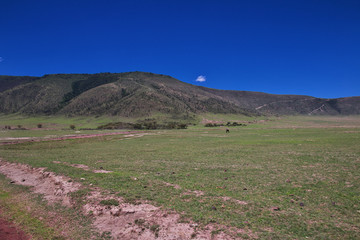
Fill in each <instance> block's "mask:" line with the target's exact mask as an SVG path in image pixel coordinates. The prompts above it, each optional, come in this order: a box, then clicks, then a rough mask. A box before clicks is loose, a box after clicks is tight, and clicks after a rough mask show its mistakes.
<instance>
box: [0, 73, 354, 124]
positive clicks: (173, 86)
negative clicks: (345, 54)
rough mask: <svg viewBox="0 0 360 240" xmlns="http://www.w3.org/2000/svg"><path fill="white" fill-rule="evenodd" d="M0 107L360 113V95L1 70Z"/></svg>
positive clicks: (140, 113) (134, 113)
mask: <svg viewBox="0 0 360 240" xmlns="http://www.w3.org/2000/svg"><path fill="white" fill-rule="evenodd" d="M0 85H1V88H0V112H1V113H4V114H9V113H21V114H29V115H37V114H48V115H51V114H63V115H71V116H76V115H117V116H124V117H145V116H151V115H153V114H156V113H163V114H171V115H179V114H180V115H184V114H185V115H186V114H199V113H208V112H209V113H225V114H226V113H233V114H244V115H259V114H270V115H272V114H281V115H289V114H311V115H317V114H329V115H337V114H347V115H349V114H360V97H349V98H341V99H321V98H315V97H310V96H300V95H274V94H267V93H260V92H248V91H227V90H217V89H210V88H205V87H200V86H195V85H191V84H188V83H184V82H181V81H179V80H177V79H174V78H172V77H170V76H166V75H159V74H153V73H145V72H129V73H98V74H52V75H45V76H43V77H14V76H0Z"/></svg>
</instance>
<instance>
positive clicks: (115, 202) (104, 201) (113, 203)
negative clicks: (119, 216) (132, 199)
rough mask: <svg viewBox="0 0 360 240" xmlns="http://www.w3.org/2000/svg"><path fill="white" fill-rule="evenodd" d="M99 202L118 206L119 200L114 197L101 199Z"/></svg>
mask: <svg viewBox="0 0 360 240" xmlns="http://www.w3.org/2000/svg"><path fill="white" fill-rule="evenodd" d="M100 204H101V205H106V206H119V201H118V200H116V199H109V200H102V201H100Z"/></svg>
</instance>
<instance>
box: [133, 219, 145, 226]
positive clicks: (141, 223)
mask: <svg viewBox="0 0 360 240" xmlns="http://www.w3.org/2000/svg"><path fill="white" fill-rule="evenodd" d="M134 223H135V224H136V225H139V226H141V225H143V224H144V223H145V220H144V219H142V218H139V219H135V221H134Z"/></svg>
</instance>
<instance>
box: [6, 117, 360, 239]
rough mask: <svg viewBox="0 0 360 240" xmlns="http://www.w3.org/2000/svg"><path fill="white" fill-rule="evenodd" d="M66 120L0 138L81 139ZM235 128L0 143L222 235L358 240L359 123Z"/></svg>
mask: <svg viewBox="0 0 360 240" xmlns="http://www.w3.org/2000/svg"><path fill="white" fill-rule="evenodd" d="M0 120H1V121H2V123H1V124H3V123H4V125H5V120H4V118H2V119H0ZM216 120H218V119H216ZM227 120H229V119H227ZM227 120H226V121H227ZM59 122H61V121H60V120H59ZM59 122H57V121H53V125H52V126H53V128H52V129H46V128H44V129H32V130H3V131H1V132H0V138H5V137H6V138H10V137H20V136H25V135H26V136H37V137H44V136H47V135H54V133H51V131H56V134H55V135H57V136H59V135H66V134H70V133H72V134H73V133H74V131H71V130H63V129H62V127H63V125H61V127H59V128H58V129H56V126H59ZM71 123H72V122H71ZM29 124H30V123H29ZM66 124H68V123H67V122H66V123H65V124H64V125H66ZM84 124H85V123H84ZM86 124H88V123H86ZM98 124H100V122H99V123H98ZM44 125H45V124H44ZM95 125H96V124H95ZM34 128H36V127H35V125H34ZM229 129H230V133H228V134H226V133H225V127H213V128H208V127H204V126H203V125H202V124H197V125H195V126H189V127H188V129H184V130H150V131H149V130H141V131H139V132H141V133H145V135H141V137H133V138H132V137H125V135H123V134H120V135H111V136H101V137H95V138H86V139H69V140H62V141H47V140H44V141H39V142H25V143H20V144H12V145H1V146H0V157H1V158H2V159H3V160H6V161H9V162H19V163H25V164H28V165H31V166H33V167H46V168H47V170H48V171H53V172H56V173H57V174H61V175H65V176H68V177H70V178H72V179H73V180H74V181H78V182H82V183H83V184H84V185H85V186H90V185H91V186H96V187H99V188H101V189H104V190H108V191H110V192H113V193H116V194H117V195H119V196H122V197H124V198H125V199H126V201H128V202H136V200H138V199H142V200H149V201H150V202H151V203H152V204H154V205H156V206H161V207H162V208H164V209H168V210H175V211H176V212H178V213H181V216H182V221H184V222H186V221H189V220H192V221H195V222H197V223H198V224H199V225H201V226H205V225H206V224H217V225H218V226H221V227H219V228H218V229H217V231H214V234H216V233H217V232H221V231H224V232H227V228H229V227H236V228H239V229H246V230H247V231H246V232H243V233H238V234H237V235H236V236H234V237H236V238H255V237H257V238H259V239H305V238H309V239H358V238H360V228H359V226H360V169H359V168H360V147H359V145H360V117H358V116H354V117H325V116H322V117H282V118H272V119H269V120H261V121H253V122H252V123H250V124H247V126H241V127H229ZM94 132H96V133H97V132H100V131H94ZM71 164H83V165H86V166H88V167H89V168H90V169H99V168H101V169H105V170H109V171H112V172H111V173H102V174H99V173H93V172H91V171H85V170H84V169H79V168H74V167H72V166H71ZM0 187H1V188H2V190H1V191H2V195H1V196H7V194H10V195H16V194H15V193H17V192H19V190H16V189H15V190H14V189H11V188H14V187H11V186H7V182H6V181H5V180H4V179H3V178H1V184H0ZM81 191H82V192H84V191H86V190H84V189H82V190H81ZM75 195H76V194H75ZM78 196H79V197H80V198H81V193H80V192H79V194H78ZM1 202H2V203H1ZM5 202H6V201H5V200H4V197H1V198H0V203H1V206H4V204H5ZM79 204H81V201H79ZM5 209H6V208H5ZM12 211H16V210H12ZM22 211H23V210H22ZM62 211H63V212H64V211H65V210H62ZM66 214H67V215H68V216H71V214H72V213H66ZM66 214H65V213H64V218H66V217H65V215H66ZM70 218H71V217H69V219H70ZM74 221H75V220H74ZM78 224H80V225H81V224H83V226H84V228H86V227H89V225H88V224H89V223H86V221H82V220H81V221H80V220H79V221H78ZM25 225H26V224H25ZM80 225H79V226H80ZM25 229H26V227H25ZM51 231H53V230H51ZM51 231H50V232H51ZM249 232H251V233H252V234H247V233H249ZM54 234H55V233H54ZM81 234H83V233H79V236H83V238H84V239H86V236H85V235H81ZM55 235H56V234H55ZM39 236H41V234H40V235H39ZM39 238H41V237H39Z"/></svg>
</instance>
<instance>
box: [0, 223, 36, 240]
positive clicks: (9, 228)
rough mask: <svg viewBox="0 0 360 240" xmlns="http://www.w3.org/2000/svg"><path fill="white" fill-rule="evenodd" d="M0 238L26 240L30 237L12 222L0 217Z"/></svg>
mask: <svg viewBox="0 0 360 240" xmlns="http://www.w3.org/2000/svg"><path fill="white" fill-rule="evenodd" d="M0 239H4V240H28V239H31V237H30V236H27V235H26V234H25V233H24V232H23V231H21V230H19V229H18V228H17V227H16V226H15V225H14V224H13V223H10V222H8V221H6V220H5V219H3V218H1V217H0Z"/></svg>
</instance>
